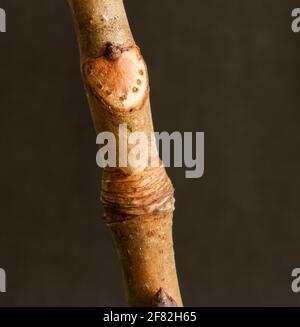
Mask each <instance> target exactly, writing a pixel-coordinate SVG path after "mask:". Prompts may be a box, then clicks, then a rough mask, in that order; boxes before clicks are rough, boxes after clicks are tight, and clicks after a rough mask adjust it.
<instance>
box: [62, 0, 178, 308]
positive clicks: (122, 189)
mask: <svg viewBox="0 0 300 327" xmlns="http://www.w3.org/2000/svg"><path fill="white" fill-rule="evenodd" d="M68 1H69V4H70V7H71V11H72V14H73V17H74V23H75V29H76V34H77V37H78V43H79V48H80V54H81V71H82V75H83V80H84V83H85V86H86V90H87V96H88V99H89V104H90V109H91V113H92V117H93V121H94V125H95V129H96V132H97V133H100V132H102V131H108V132H112V133H113V134H114V135H115V136H116V139H117V141H118V142H117V144H119V143H120V141H121V144H122V142H123V144H124V143H127V139H126V138H125V137H124V135H123V134H122V133H120V131H119V126H120V124H126V125H127V126H128V130H129V131H131V132H133V131H139V132H144V133H145V134H146V135H147V137H148V140H149V144H150V143H151V141H152V139H151V137H152V132H153V124H152V118H151V108H150V100H149V80H148V73H147V67H146V64H145V62H144V60H143V58H142V56H141V53H140V49H139V48H138V47H137V46H136V44H135V42H134V39H133V37H132V34H131V31H130V27H129V24H128V20H127V16H126V12H125V9H124V5H123V1H122V0H113V1H112V0H68ZM130 150H131V147H130V146H128V150H127V151H128V153H129V151H130ZM121 151H122V149H121V148H119V147H118V148H117V153H118V154H120V152H121ZM128 153H127V154H128ZM147 153H149V154H148V159H149V161H150V160H151V159H153V157H156V156H157V153H155V152H154V153H152V152H151V151H149V152H147ZM117 158H119V155H117ZM157 159H158V158H157ZM118 167H120V168H105V170H104V173H103V180H102V196H101V199H102V202H103V204H104V208H105V221H106V223H107V224H108V226H109V227H110V228H111V230H112V233H113V236H114V239H115V243H116V247H117V250H118V254H119V258H120V261H121V264H122V267H123V274H124V279H125V285H126V295H127V301H128V304H129V305H131V306H168V304H169V305H170V306H174V305H178V306H181V305H182V301H181V296H180V291H179V287H178V281H177V274H176V267H175V259H174V251H173V239H172V215H173V210H174V198H173V192H174V190H173V186H172V184H171V182H170V180H169V178H168V176H167V174H166V172H165V169H164V167H163V166H162V164H161V165H160V166H159V167H155V168H151V167H146V166H144V167H139V168H133V167H122V168H121V165H120V162H118Z"/></svg>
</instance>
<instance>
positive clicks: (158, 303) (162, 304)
mask: <svg viewBox="0 0 300 327" xmlns="http://www.w3.org/2000/svg"><path fill="white" fill-rule="evenodd" d="M152 307H156V308H172V307H178V305H177V303H176V302H175V300H174V299H173V298H172V297H171V296H170V295H168V294H167V293H166V292H165V290H164V289H163V288H160V289H159V291H158V292H157V293H156V294H155V295H154V298H153V301H152Z"/></svg>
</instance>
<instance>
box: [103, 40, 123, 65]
mask: <svg viewBox="0 0 300 327" xmlns="http://www.w3.org/2000/svg"><path fill="white" fill-rule="evenodd" d="M121 54H122V49H121V48H120V47H119V46H117V45H114V44H112V43H107V45H106V49H105V52H104V56H105V57H106V58H107V59H108V60H112V61H115V60H118V59H119V58H120V57H121Z"/></svg>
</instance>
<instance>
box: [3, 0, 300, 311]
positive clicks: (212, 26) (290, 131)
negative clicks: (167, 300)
mask: <svg viewBox="0 0 300 327" xmlns="http://www.w3.org/2000/svg"><path fill="white" fill-rule="evenodd" d="M126 5H127V9H128V14H129V18H130V21H131V25H132V29H133V32H134V34H135V36H136V40H137V42H138V44H139V45H140V46H141V48H142V49H143V53H144V55H145V58H146V60H147V63H148V65H149V71H150V76H151V85H152V103H153V116H154V120H155V126H156V130H157V131H163V130H166V131H169V132H172V131H175V130H178V131H182V132H184V131H204V132H205V133H206V140H205V154H206V158H205V176H204V177H203V178H202V179H198V180H187V179H185V177H184V170H183V169H178V168H177V169H169V173H170V175H171V177H172V180H173V181H174V184H175V187H176V198H177V210H176V214H175V229H174V234H175V243H176V255H177V263H178V271H179V277H180V280H181V287H182V293H183V298H184V301H185V304H186V305H193V306H208V305H218V306H220V305H222V306H232V305H238V306H245V305H251V306H253V305H255V306H270V305H299V304H300V295H297V294H293V293H292V292H291V287H290V284H291V276H290V275H291V271H292V269H293V268H295V267H297V266H298V267H299V266H300V253H299V248H300V237H299V233H300V220H299V209H300V208H299V206H300V204H299V193H298V191H299V186H300V180H299V168H300V156H299V141H300V131H299V118H300V112H299V86H300V63H299V60H300V59H299V50H300V34H298V35H297V34H293V33H292V31H291V27H290V26H291V21H292V19H291V11H292V9H293V8H295V7H299V1H296V0H295V1H292V0H291V1H288V0H285V1H283V0H276V1H275V0H251V1H250V0H249V1H245V0H243V1H241V0H227V1H224V0H209V1H208V0H201V1H199V0H187V1H174V0H151V1H140V0H128V1H126ZM0 7H2V8H4V9H6V12H7V18H8V26H7V33H6V34H5V33H1V34H0V132H1V135H0V149H1V170H0V183H1V184H0V185H1V187H0V201H1V209H0V267H2V268H5V269H6V271H7V276H8V285H7V290H8V292H7V294H0V305H5V306H8V305H10V306H29V305H30V306H32V305H35V306H105V305H113V306H116V305H124V303H125V301H124V295H123V288H122V281H121V273H120V267H119V264H118V262H117V258H116V255H115V251H114V248H113V243H112V240H111V236H110V233H109V231H108V229H107V228H106V227H105V225H104V223H103V222H102V220H101V216H102V209H101V205H100V203H99V201H98V197H99V193H100V184H99V181H100V175H101V170H100V169H99V168H97V166H96V162H95V156H96V150H97V149H96V145H95V139H96V138H95V133H94V130H93V126H92V122H91V119H90V115H89V110H88V106H87V101H86V99H85V95H84V91H83V86H82V82H81V77H80V74H79V65H78V53H77V45H76V42H75V36H74V32H73V26H72V22H71V17H70V15H69V11H68V7H67V4H66V1H64V0H51V1H49V0H27V1H21V0H0Z"/></svg>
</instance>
